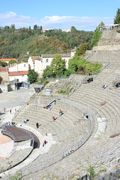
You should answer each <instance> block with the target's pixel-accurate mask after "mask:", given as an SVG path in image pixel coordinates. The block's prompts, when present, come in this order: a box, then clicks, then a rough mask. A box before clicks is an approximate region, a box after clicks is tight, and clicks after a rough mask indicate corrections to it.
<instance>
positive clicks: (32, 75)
mask: <svg viewBox="0 0 120 180" xmlns="http://www.w3.org/2000/svg"><path fill="white" fill-rule="evenodd" d="M37 78H38V73H36V72H35V71H34V70H33V69H32V70H31V69H30V70H29V71H28V81H29V82H30V84H32V83H34V82H36V81H37Z"/></svg>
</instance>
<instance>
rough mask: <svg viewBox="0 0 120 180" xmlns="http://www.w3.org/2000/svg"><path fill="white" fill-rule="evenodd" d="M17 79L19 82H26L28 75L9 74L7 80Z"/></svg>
mask: <svg viewBox="0 0 120 180" xmlns="http://www.w3.org/2000/svg"><path fill="white" fill-rule="evenodd" d="M16 79H18V80H19V82H27V80H28V76H27V75H21V76H9V81H13V80H16Z"/></svg>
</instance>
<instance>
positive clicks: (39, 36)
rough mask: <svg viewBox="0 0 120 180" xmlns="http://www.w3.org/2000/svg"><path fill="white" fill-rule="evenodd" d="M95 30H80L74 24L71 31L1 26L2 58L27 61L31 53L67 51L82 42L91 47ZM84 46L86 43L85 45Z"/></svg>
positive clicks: (37, 27)
mask: <svg viewBox="0 0 120 180" xmlns="http://www.w3.org/2000/svg"><path fill="white" fill-rule="evenodd" d="M92 36H93V32H89V31H88V32H87V31H79V30H77V29H76V28H75V27H74V26H73V27H71V30H70V31H69V32H65V31H62V30H61V29H53V30H46V31H45V32H43V30H42V26H37V25H34V27H33V28H31V27H29V28H20V29H16V27H15V25H11V26H5V27H1V28H0V47H1V48H0V58H1V57H2V58H3V57H4V58H8V57H9V58H17V59H18V60H19V61H25V60H27V59H28V56H29V55H32V56H35V55H36V56H37V55H41V54H45V53H54V54H57V53H66V52H68V51H70V50H71V49H73V48H75V47H80V46H81V45H82V44H85V46H87V49H90V48H91V38H92ZM83 46H84V45H83Z"/></svg>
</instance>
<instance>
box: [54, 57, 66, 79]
mask: <svg viewBox="0 0 120 180" xmlns="http://www.w3.org/2000/svg"><path fill="white" fill-rule="evenodd" d="M51 68H52V71H53V74H54V75H55V76H56V77H57V76H58V77H60V76H62V75H64V71H65V61H64V60H63V59H62V58H61V55H59V54H57V55H56V56H55V57H54V59H53V60H52V63H51Z"/></svg>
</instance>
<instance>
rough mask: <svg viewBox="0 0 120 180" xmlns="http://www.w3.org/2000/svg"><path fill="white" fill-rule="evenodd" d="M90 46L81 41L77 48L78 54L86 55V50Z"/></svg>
mask: <svg viewBox="0 0 120 180" xmlns="http://www.w3.org/2000/svg"><path fill="white" fill-rule="evenodd" d="M87 48H88V44H87V43H81V45H80V47H79V48H77V50H76V55H78V56H80V55H84V54H85V52H86V50H87Z"/></svg>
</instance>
